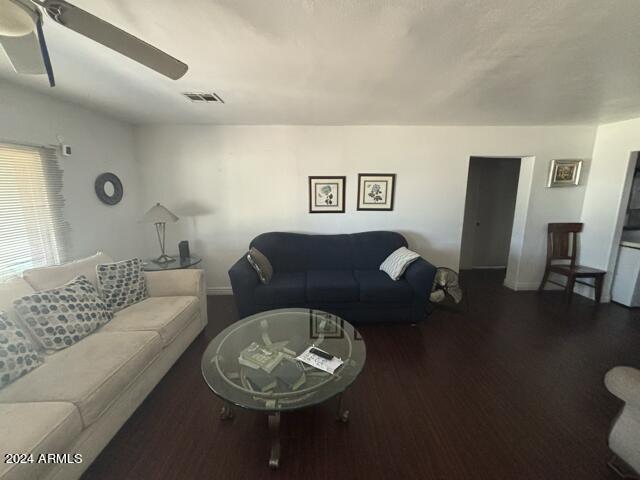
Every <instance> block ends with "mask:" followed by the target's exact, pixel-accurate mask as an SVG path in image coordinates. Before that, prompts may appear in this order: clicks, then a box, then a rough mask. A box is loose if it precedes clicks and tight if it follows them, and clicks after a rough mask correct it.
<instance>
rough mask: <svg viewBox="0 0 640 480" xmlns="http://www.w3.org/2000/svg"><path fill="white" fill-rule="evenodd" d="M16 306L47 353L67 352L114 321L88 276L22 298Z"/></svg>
mask: <svg viewBox="0 0 640 480" xmlns="http://www.w3.org/2000/svg"><path fill="white" fill-rule="evenodd" d="M13 306H14V308H15V310H16V313H17V314H18V315H19V316H20V320H22V323H23V324H24V325H25V326H26V327H27V328H28V329H29V331H30V332H31V334H32V336H33V338H34V339H35V340H36V341H37V342H39V343H40V344H41V345H42V347H43V348H45V349H47V350H62V349H65V348H67V347H69V346H71V345H73V344H74V343H76V342H78V341H79V340H80V339H81V338H84V337H86V336H87V335H89V334H90V333H91V332H93V331H94V330H96V329H97V328H99V327H100V326H102V325H104V324H105V323H107V322H108V321H110V320H111V319H112V318H113V312H112V311H111V309H110V308H109V306H108V305H107V304H106V303H105V302H104V301H103V300H102V299H101V298H100V297H99V296H98V292H97V291H96V288H95V287H94V286H93V284H92V283H91V282H90V281H89V280H88V279H87V277H85V276H84V275H80V276H79V277H76V278H75V279H73V280H72V281H70V282H69V283H67V284H65V285H63V286H62V287H59V288H52V289H50V290H44V291H42V292H36V293H33V294H31V295H27V296H24V297H22V298H19V299H18V300H15V301H14V302H13Z"/></svg>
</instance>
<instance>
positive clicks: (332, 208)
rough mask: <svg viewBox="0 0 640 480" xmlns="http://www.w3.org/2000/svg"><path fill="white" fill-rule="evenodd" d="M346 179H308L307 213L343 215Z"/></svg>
mask: <svg viewBox="0 0 640 480" xmlns="http://www.w3.org/2000/svg"><path fill="white" fill-rule="evenodd" d="M346 183H347V177H309V213H344V199H345V195H344V190H345V186H346Z"/></svg>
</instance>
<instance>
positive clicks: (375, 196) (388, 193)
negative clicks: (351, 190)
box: [358, 173, 396, 211]
mask: <svg viewBox="0 0 640 480" xmlns="http://www.w3.org/2000/svg"><path fill="white" fill-rule="evenodd" d="M395 189H396V174H395V173H360V174H358V210H382V211H384V210H386V211H390V210H393V197H394V195H395Z"/></svg>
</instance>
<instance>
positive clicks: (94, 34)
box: [37, 0, 189, 80]
mask: <svg viewBox="0 0 640 480" xmlns="http://www.w3.org/2000/svg"><path fill="white" fill-rule="evenodd" d="M37 3H38V4H39V5H42V6H43V7H44V8H45V10H46V11H47V13H48V14H49V16H50V17H51V18H53V19H54V20H55V21H56V22H58V23H59V24H61V25H64V26H65V27H67V28H69V29H71V30H73V31H75V32H78V33H80V34H81V35H84V36H85V37H88V38H90V39H91V40H94V41H96V42H98V43H100V44H102V45H104V46H106V47H109V48H111V49H112V50H115V51H116V52H119V53H121V54H122V55H124V56H126V57H129V58H131V59H132V60H135V61H136V62H138V63H141V64H142V65H145V66H147V67H149V68H151V69H152V70H155V71H156V72H158V73H161V74H162V75H165V76H167V77H169V78H171V79H173V80H177V79H178V78H180V77H182V76H183V75H184V74H185V73H186V72H187V69H188V68H189V67H188V66H187V65H186V64H184V63H183V62H181V61H180V60H178V59H176V58H174V57H172V56H170V55H168V54H166V53H164V52H163V51H162V50H159V49H157V48H156V47H154V46H153V45H149V44H148V43H146V42H143V41H142V40H140V39H139V38H136V37H134V36H133V35H131V34H129V33H127V32H125V31H124V30H121V29H119V28H117V27H115V26H113V25H111V24H110V23H107V22H105V21H104V20H101V19H100V18H98V17H96V16H95V15H91V14H90V13H89V12H86V11H84V10H82V9H81V8H78V7H76V6H75V5H72V4H70V3H68V2H65V1H63V0H44V1H41V2H40V1H39V2H37Z"/></svg>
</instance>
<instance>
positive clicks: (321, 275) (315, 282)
mask: <svg viewBox="0 0 640 480" xmlns="http://www.w3.org/2000/svg"><path fill="white" fill-rule="evenodd" d="M359 294H360V292H359V289H358V282H357V281H356V279H355V278H354V276H353V272H352V271H351V270H311V271H309V272H307V300H308V301H310V302H357V301H358V297H359Z"/></svg>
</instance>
